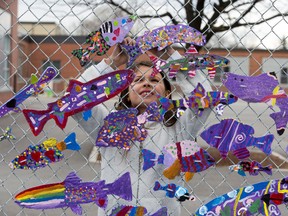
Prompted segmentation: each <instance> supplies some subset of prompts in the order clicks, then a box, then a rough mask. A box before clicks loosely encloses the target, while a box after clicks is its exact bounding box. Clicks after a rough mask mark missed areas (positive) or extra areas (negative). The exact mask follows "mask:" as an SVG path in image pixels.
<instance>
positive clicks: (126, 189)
mask: <svg viewBox="0 0 288 216" xmlns="http://www.w3.org/2000/svg"><path fill="white" fill-rule="evenodd" d="M109 194H112V195H116V196H118V197H120V198H122V199H124V200H127V201H131V200H132V188H131V180H130V174H129V173H128V172H127V173H125V174H123V175H122V176H120V177H119V178H118V179H116V180H115V181H114V182H112V183H109V184H106V182H105V180H101V181H99V182H82V179H80V178H79V177H78V176H77V175H76V173H75V172H71V173H70V174H69V175H68V176H67V177H66V179H65V180H64V181H63V182H60V183H53V184H46V185H40V186H37V187H33V188H29V189H27V190H25V191H22V192H21V193H19V194H17V195H16V196H15V202H16V203H17V204H18V205H19V206H21V207H25V208H30V209H41V210H43V209H52V208H67V207H69V208H71V210H72V211H73V212H74V213H75V214H77V215H82V207H81V206H80V204H86V203H90V202H93V203H95V204H96V205H98V206H99V207H100V208H106V207H107V205H108V195H109Z"/></svg>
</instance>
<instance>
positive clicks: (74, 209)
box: [69, 204, 82, 215]
mask: <svg viewBox="0 0 288 216" xmlns="http://www.w3.org/2000/svg"><path fill="white" fill-rule="evenodd" d="M69 207H70V208H71V210H72V212H74V213H75V214H77V215H82V207H81V206H80V205H76V204H74V205H69Z"/></svg>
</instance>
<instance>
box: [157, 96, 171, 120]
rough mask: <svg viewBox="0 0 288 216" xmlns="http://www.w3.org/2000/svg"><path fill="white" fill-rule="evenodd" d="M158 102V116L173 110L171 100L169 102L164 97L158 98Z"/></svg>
mask: <svg viewBox="0 0 288 216" xmlns="http://www.w3.org/2000/svg"><path fill="white" fill-rule="evenodd" d="M158 98H159V102H160V104H161V108H160V115H162V116H164V114H165V113H166V112H167V111H168V110H171V109H173V108H174V104H173V100H170V99H168V98H166V97H161V96H159V97H158Z"/></svg>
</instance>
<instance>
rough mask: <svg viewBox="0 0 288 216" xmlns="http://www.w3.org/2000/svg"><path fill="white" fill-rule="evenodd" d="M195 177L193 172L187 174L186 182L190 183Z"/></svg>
mask: <svg viewBox="0 0 288 216" xmlns="http://www.w3.org/2000/svg"><path fill="white" fill-rule="evenodd" d="M193 176H194V173H192V172H186V173H185V181H186V182H188V181H190V180H191V179H192V178H193Z"/></svg>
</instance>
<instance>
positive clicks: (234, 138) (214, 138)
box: [200, 119, 274, 159]
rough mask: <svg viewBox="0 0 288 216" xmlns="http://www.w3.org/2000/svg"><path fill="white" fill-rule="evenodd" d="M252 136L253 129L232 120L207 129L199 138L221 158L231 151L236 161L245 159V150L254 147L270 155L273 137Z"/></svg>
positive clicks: (223, 121) (226, 120)
mask: <svg viewBox="0 0 288 216" xmlns="http://www.w3.org/2000/svg"><path fill="white" fill-rule="evenodd" d="M253 134H254V129H253V128H252V127H251V126H250V125H245V124H242V123H240V122H238V121H236V120H234V119H224V120H221V122H220V123H218V124H214V125H212V126H210V127H209V128H207V129H206V130H205V131H203V132H202V133H201V134H200V136H201V137H202V139H204V140H205V141H206V142H207V143H208V144H209V145H210V146H212V147H214V148H217V149H218V150H219V151H220V154H221V156H222V157H223V158H226V157H227V154H228V152H229V151H232V152H233V154H234V155H235V156H236V157H237V158H238V159H244V158H247V157H249V156H250V153H249V151H248V149H247V147H249V146H255V147H257V148H259V149H260V150H261V151H263V152H264V153H265V154H267V155H270V154H271V153H272V150H271V144H272V142H273V140H274V135H273V134H268V135H265V136H262V137H253Z"/></svg>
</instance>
